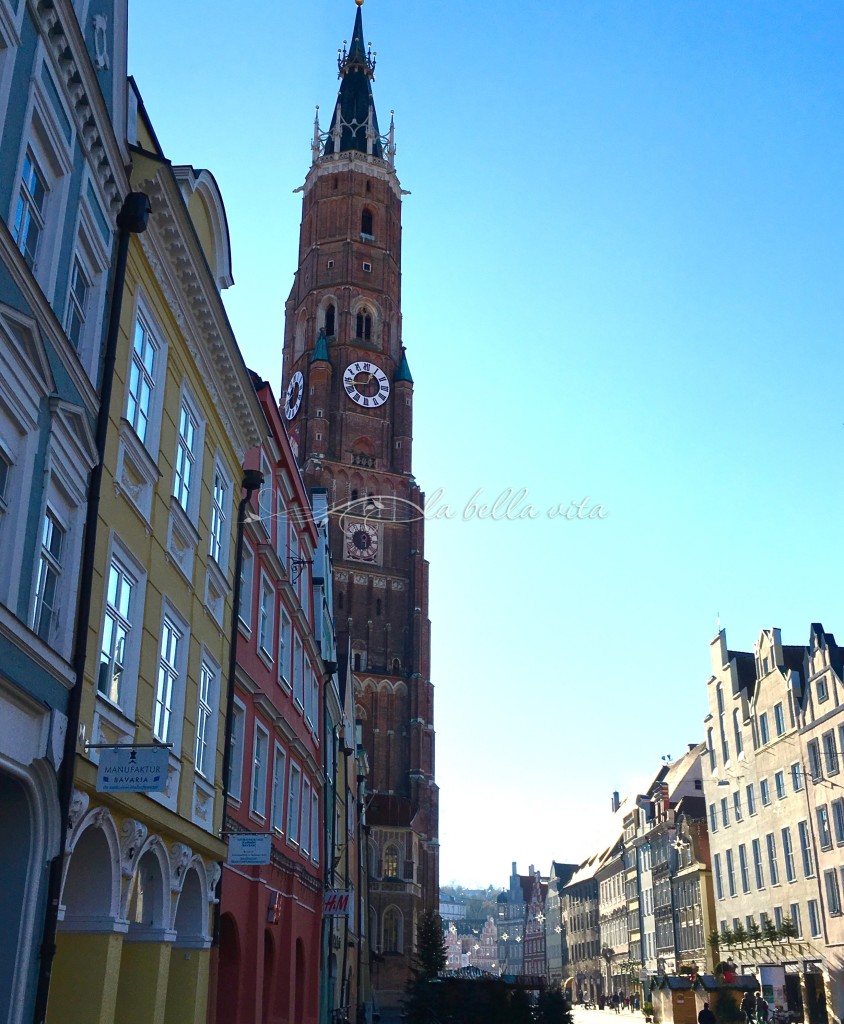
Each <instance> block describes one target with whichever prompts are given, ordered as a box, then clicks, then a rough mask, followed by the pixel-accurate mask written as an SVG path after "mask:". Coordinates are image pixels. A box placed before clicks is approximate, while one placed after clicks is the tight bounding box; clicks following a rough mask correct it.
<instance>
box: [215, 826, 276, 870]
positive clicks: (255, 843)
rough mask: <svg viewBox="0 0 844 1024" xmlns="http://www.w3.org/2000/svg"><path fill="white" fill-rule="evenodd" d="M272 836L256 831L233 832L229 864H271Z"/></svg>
mask: <svg viewBox="0 0 844 1024" xmlns="http://www.w3.org/2000/svg"><path fill="white" fill-rule="evenodd" d="M271 850H272V836H270V835H269V834H268V833H267V834H264V835H261V834H259V833H256V832H233V833H232V834H231V835H230V836H229V855H228V857H227V858H226V863H227V864H269V862H270V851H271Z"/></svg>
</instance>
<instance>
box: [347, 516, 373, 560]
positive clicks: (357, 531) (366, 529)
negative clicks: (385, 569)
mask: <svg viewBox="0 0 844 1024" xmlns="http://www.w3.org/2000/svg"><path fill="white" fill-rule="evenodd" d="M346 557H347V558H354V559H357V560H359V561H361V562H374V561H375V559H376V558H377V557H378V531H377V530H376V529H375V527H374V526H372V525H371V524H370V523H362V522H352V523H349V524H348V526H347V527H346Z"/></svg>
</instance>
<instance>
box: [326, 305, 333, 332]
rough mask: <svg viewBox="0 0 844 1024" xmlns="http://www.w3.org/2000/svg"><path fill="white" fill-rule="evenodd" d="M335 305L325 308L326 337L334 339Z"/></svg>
mask: <svg viewBox="0 0 844 1024" xmlns="http://www.w3.org/2000/svg"><path fill="white" fill-rule="evenodd" d="M334 333H335V331H334V304H333V303H332V304H331V305H329V306H326V307H325V336H326V338H333V337H334Z"/></svg>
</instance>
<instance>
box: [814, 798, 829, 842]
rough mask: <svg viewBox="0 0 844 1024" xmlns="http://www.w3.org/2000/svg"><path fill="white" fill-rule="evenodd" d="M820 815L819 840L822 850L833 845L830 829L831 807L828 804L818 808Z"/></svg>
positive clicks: (817, 811)
mask: <svg viewBox="0 0 844 1024" xmlns="http://www.w3.org/2000/svg"><path fill="white" fill-rule="evenodd" d="M816 814H817V816H818V842H819V843H820V846H821V849H822V850H828V849H829V848H830V846H832V833H831V832H830V830H829V809H828V808H827V806H826V804H823V805H822V806H821V807H818V808H817V810H816Z"/></svg>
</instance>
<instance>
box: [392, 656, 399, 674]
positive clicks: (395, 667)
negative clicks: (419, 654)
mask: <svg viewBox="0 0 844 1024" xmlns="http://www.w3.org/2000/svg"><path fill="white" fill-rule="evenodd" d="M393 672H401V662H400V661H399V659H398V658H393Z"/></svg>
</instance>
